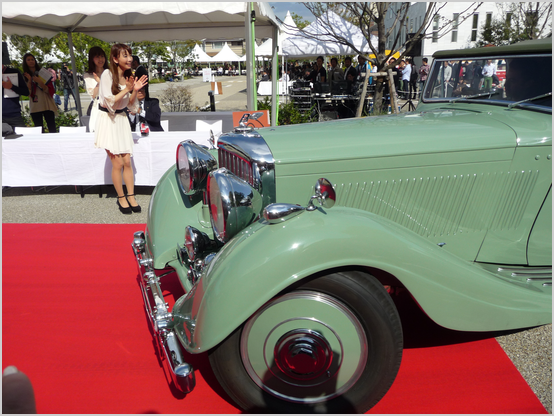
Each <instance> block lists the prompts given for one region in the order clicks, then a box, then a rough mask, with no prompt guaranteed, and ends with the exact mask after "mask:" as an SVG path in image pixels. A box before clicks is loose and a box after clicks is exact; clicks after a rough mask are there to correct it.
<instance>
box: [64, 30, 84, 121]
mask: <svg viewBox="0 0 554 416" xmlns="http://www.w3.org/2000/svg"><path fill="white" fill-rule="evenodd" d="M67 39H68V41H69V54H70V55H71V70H72V71H73V85H74V86H75V105H76V106H77V114H79V126H82V124H81V117H82V116H83V110H82V109H81V94H79V83H78V82H77V65H76V64H75V53H74V51H73V49H74V47H73V36H72V35H71V32H69V31H68V32H67Z"/></svg>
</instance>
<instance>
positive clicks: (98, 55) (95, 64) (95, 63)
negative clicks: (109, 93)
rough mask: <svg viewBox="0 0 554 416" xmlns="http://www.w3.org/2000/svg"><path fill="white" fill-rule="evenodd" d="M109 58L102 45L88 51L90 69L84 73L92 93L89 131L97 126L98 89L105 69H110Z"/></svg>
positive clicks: (88, 89)
mask: <svg viewBox="0 0 554 416" xmlns="http://www.w3.org/2000/svg"><path fill="white" fill-rule="evenodd" d="M108 68H109V65H108V59H107V58H106V53H105V52H104V49H102V48H101V47H100V46H93V47H92V48H90V50H89V52H88V70H87V72H85V74H84V75H83V79H84V80H85V87H86V89H87V93H88V95H90V99H91V102H90V105H89V108H88V110H87V115H88V116H90V118H89V122H88V131H90V132H93V131H94V129H95V127H96V118H97V115H98V111H99V110H98V90H99V89H100V76H101V75H102V72H104V70H105V69H108Z"/></svg>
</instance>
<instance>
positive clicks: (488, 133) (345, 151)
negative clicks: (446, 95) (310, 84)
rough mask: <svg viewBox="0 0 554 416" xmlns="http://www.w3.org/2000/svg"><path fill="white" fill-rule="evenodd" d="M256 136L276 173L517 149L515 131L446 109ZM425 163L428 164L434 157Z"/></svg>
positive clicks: (270, 131) (277, 130) (285, 129)
mask: <svg viewBox="0 0 554 416" xmlns="http://www.w3.org/2000/svg"><path fill="white" fill-rule="evenodd" d="M259 133H260V134H261V135H262V136H263V137H264V139H265V140H266V142H267V144H268V145H269V148H270V149H271V152H272V154H273V157H274V159H275V164H276V167H277V169H285V170H286V166H287V165H291V164H293V165H294V164H306V163H313V164H317V165H319V163H321V162H331V161H338V160H340V161H349V160H359V159H367V158H387V157H393V156H410V155H432V154H436V155H437V156H438V157H440V155H441V154H444V153H449V152H473V151H479V150H492V149H506V148H515V147H516V145H517V141H516V134H515V132H514V131H513V130H512V129H511V128H510V127H508V126H507V125H506V124H504V123H501V122H499V121H497V120H495V119H494V118H493V117H492V116H491V115H490V114H489V113H484V112H475V111H467V110H452V109H434V110H432V111H427V112H419V113H407V114H399V115H390V116H379V117H365V118H359V119H348V120H335V121H328V122H320V123H309V124H299V125H291V126H281V127H278V128H265V129H260V130H259ZM395 159H397V158H395ZM427 159H428V160H429V163H434V162H433V161H432V160H431V159H434V158H431V159H429V158H427ZM318 162H319V163H318ZM406 162H407V163H409V161H408V160H406ZM412 162H413V161H412ZM281 172H282V173H283V170H281Z"/></svg>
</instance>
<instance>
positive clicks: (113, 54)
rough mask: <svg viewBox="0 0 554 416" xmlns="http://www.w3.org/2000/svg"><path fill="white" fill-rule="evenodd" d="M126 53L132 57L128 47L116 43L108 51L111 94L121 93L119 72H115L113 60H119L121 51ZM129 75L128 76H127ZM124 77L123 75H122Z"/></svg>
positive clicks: (115, 66)
mask: <svg viewBox="0 0 554 416" xmlns="http://www.w3.org/2000/svg"><path fill="white" fill-rule="evenodd" d="M124 50H125V51H127V53H128V54H129V55H132V54H133V53H132V52H131V48H130V47H129V46H128V45H125V44H123V43H116V44H115V45H113V46H112V49H111V51H110V68H109V69H110V72H111V73H112V80H113V81H112V94H113V95H117V94H119V92H120V91H121V89H120V88H119V71H118V70H117V67H118V65H117V64H116V63H115V59H117V58H119V54H120V53H121V52H122V51H124ZM129 75H130V74H129ZM124 76H125V75H124Z"/></svg>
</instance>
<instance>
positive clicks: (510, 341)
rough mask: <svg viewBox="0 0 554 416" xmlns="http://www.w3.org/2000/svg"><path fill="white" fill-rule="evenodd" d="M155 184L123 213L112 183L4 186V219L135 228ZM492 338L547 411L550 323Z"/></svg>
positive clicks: (198, 96) (227, 92)
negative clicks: (130, 211) (135, 206)
mask: <svg viewBox="0 0 554 416" xmlns="http://www.w3.org/2000/svg"><path fill="white" fill-rule="evenodd" d="M216 80H217V81H219V82H222V86H223V93H222V94H221V95H219V96H216V100H215V101H216V110H217V111H242V110H245V109H246V77H245V76H237V77H217V78H216ZM175 84H177V85H187V86H189V87H190V88H191V91H192V93H193V100H194V102H195V104H196V105H198V106H204V105H205V104H207V103H208V102H209V97H208V91H209V90H210V89H211V88H210V87H211V86H210V83H205V82H202V78H201V77H195V78H192V79H189V80H185V81H178V82H176V83H175ZM168 85H170V83H162V84H152V85H151V86H150V95H151V96H153V97H157V96H159V94H160V93H161V91H163V90H164V89H165V88H167V86H168ZM82 97H83V98H82V99H83V101H82V103H83V108H84V109H85V111H86V108H87V107H88V103H89V102H90V100H88V98H87V97H86V94H82ZM62 100H63V98H62ZM87 100H88V101H87ZM72 102H73V101H72ZM62 108H63V106H62ZM73 111H74V110H73ZM153 189H154V188H153V187H151V186H137V187H135V193H136V194H137V201H138V203H139V204H140V205H141V206H142V207H143V210H142V212H141V213H139V214H135V213H133V214H131V215H123V214H121V213H120V212H119V210H118V209H117V206H116V198H115V196H116V194H115V191H114V188H113V186H111V185H103V186H93V187H89V188H84V189H83V188H78V187H74V186H61V187H55V188H54V187H46V188H45V187H38V188H4V189H3V190H2V222H3V223H95V224H137V230H139V229H142V225H143V224H145V223H146V212H147V207H148V204H149V202H150V197H151V194H152V191H153ZM82 196H83V197H82ZM129 238H131V237H129ZM496 339H497V340H498V342H499V344H500V345H501V346H502V348H503V349H504V351H505V352H506V354H507V355H508V357H510V359H511V360H512V362H513V363H514V365H515V366H516V367H517V369H518V370H519V372H520V373H521V375H522V376H523V377H524V378H525V380H526V381H527V383H528V384H529V386H530V387H531V389H532V390H533V391H534V392H535V394H536V395H537V397H538V398H539V400H540V401H541V403H542V404H543V406H544V407H545V409H546V411H547V412H548V413H552V325H544V326H541V327H538V328H532V329H526V330H521V331H517V332H514V333H510V334H508V335H501V336H498V337H497V338H496Z"/></svg>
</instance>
